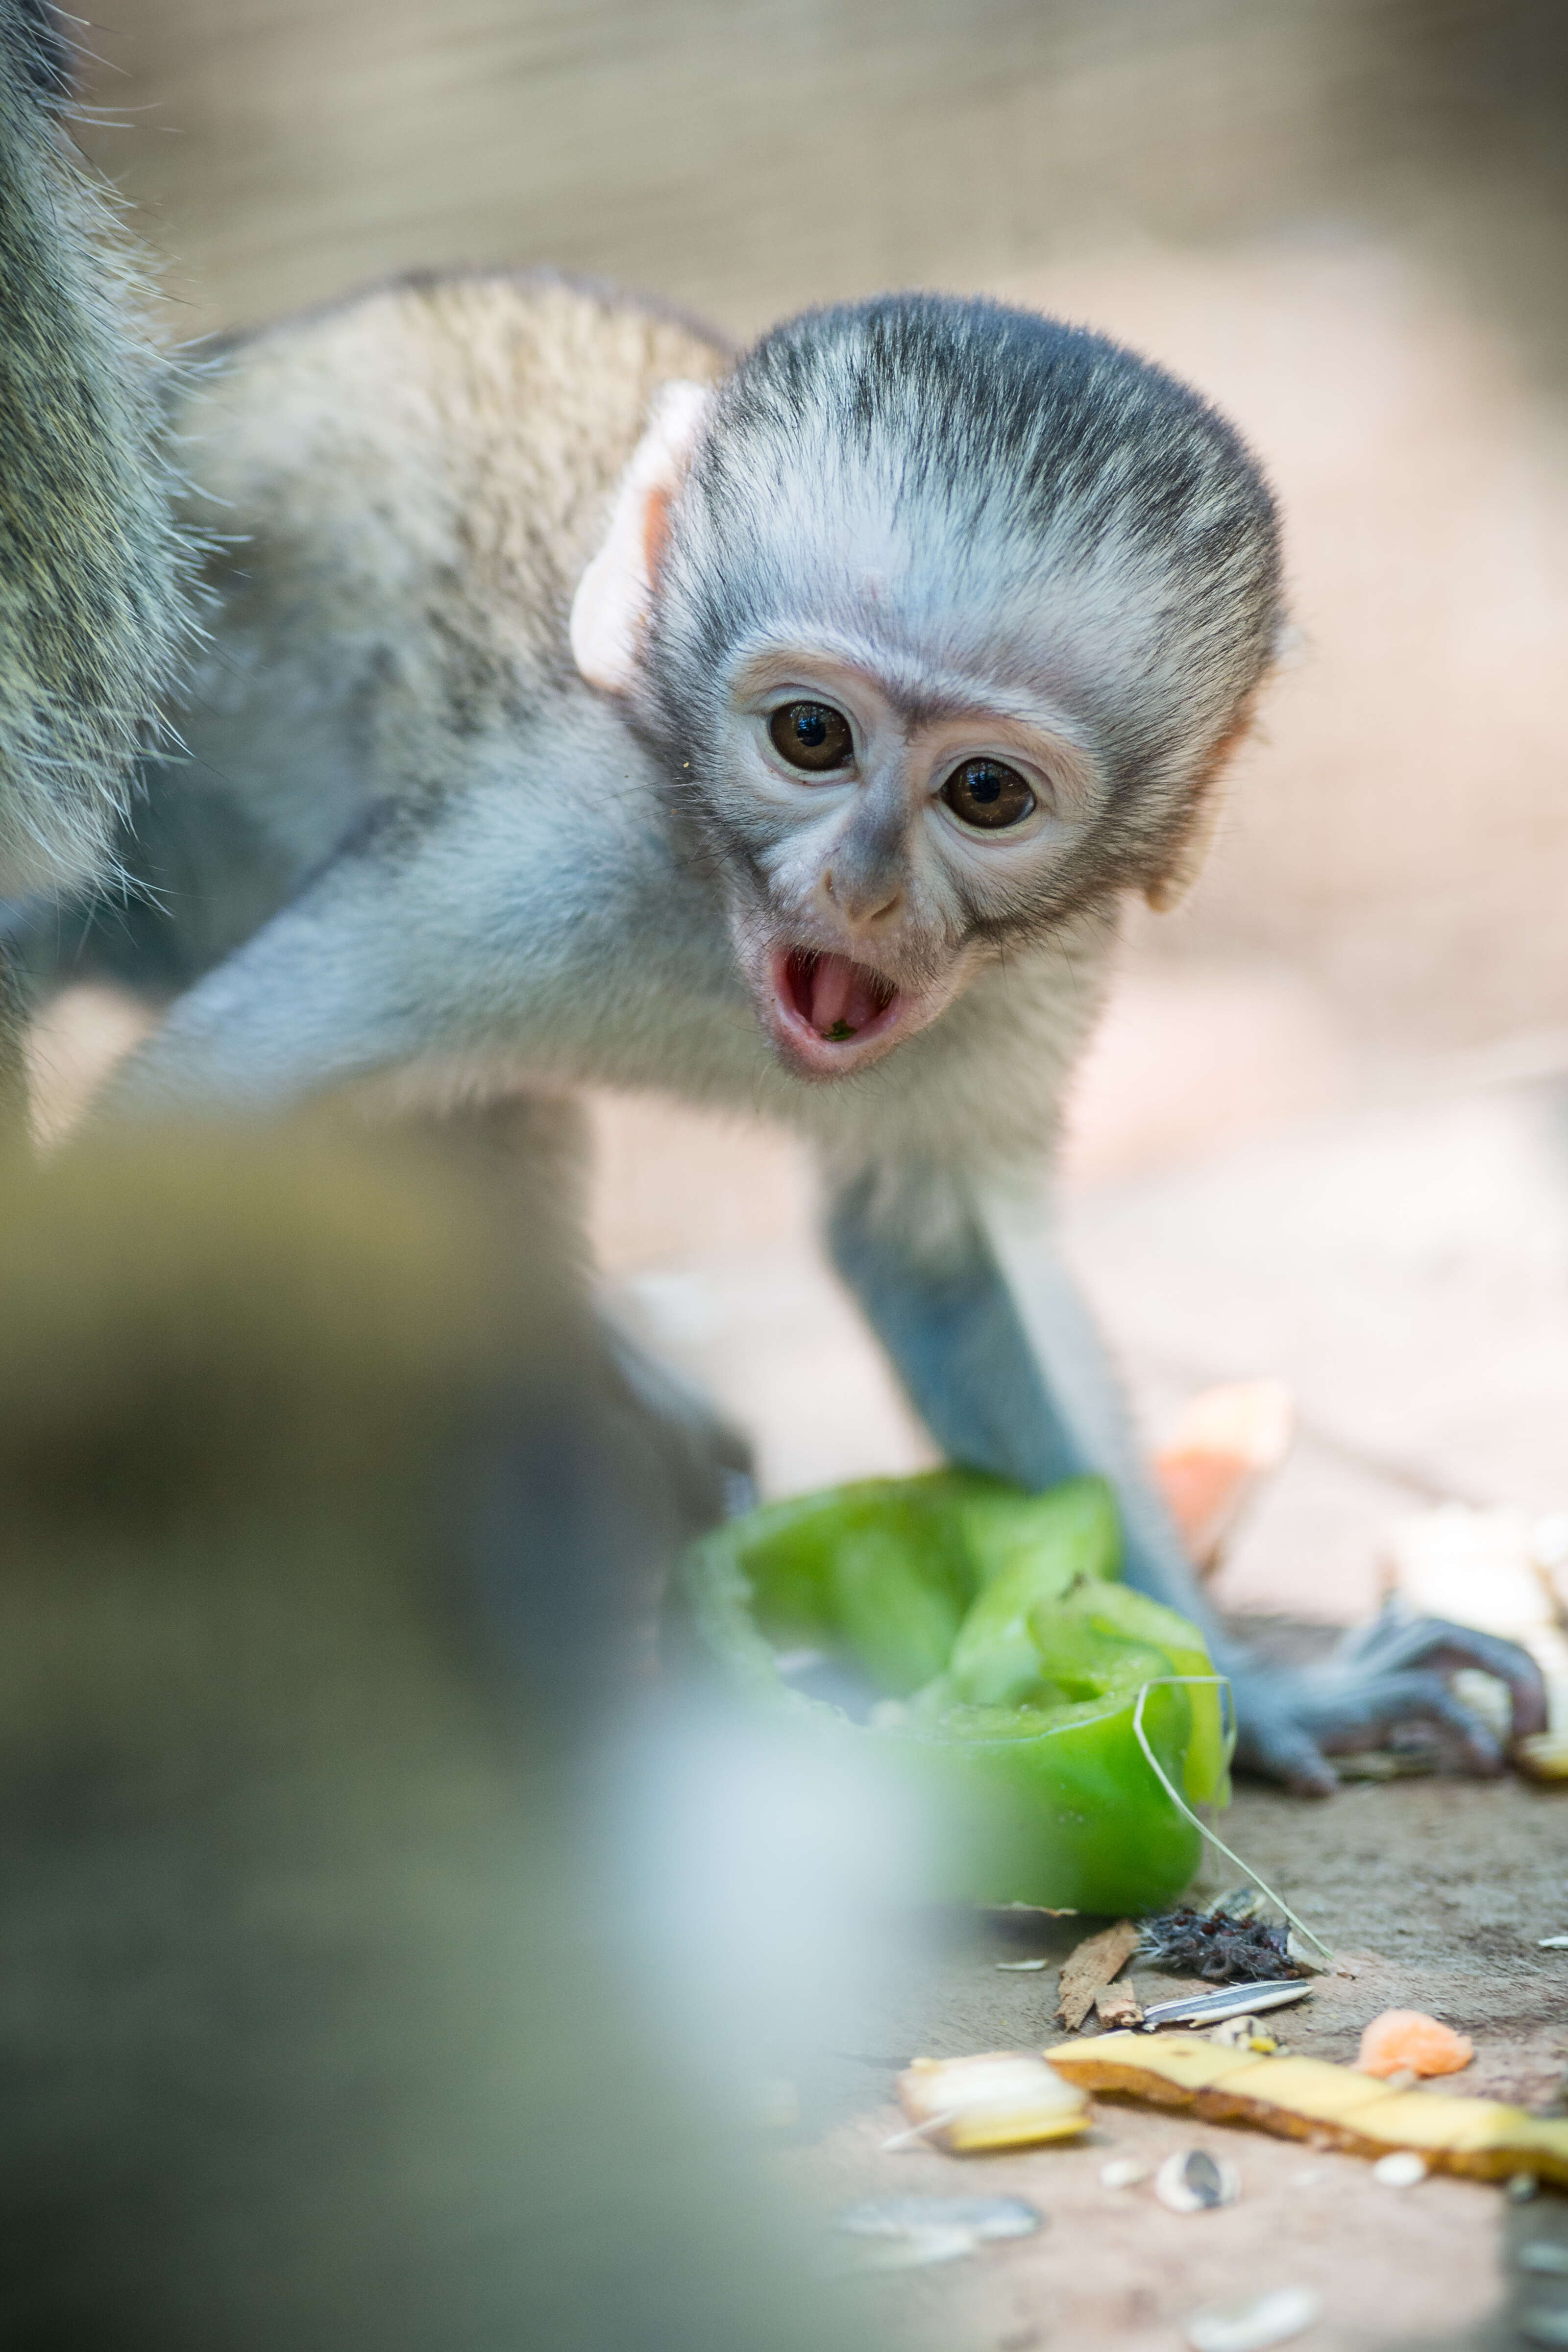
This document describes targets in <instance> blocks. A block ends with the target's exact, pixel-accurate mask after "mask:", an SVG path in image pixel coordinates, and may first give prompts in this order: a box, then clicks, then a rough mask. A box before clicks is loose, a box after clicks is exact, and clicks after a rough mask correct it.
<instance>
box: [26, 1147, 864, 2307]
mask: <svg viewBox="0 0 1568 2352" xmlns="http://www.w3.org/2000/svg"><path fill="white" fill-rule="evenodd" d="M528 1115H529V1114H528V1111H527V1109H526V1107H518V1106H506V1107H502V1108H500V1109H498V1111H497V1112H496V1113H495V1115H494V1119H493V1121H492V1125H493V1127H494V1128H495V1129H497V1130H498V1131H497V1132H495V1133H492V1135H491V1136H490V1137H489V1139H488V1140H487V1139H483V1138H481V1137H479V1136H471V1137H470V1138H469V1142H470V1146H471V1151H470V1154H469V1155H468V1157H467V1158H465V1156H464V1155H463V1154H460V1153H457V1152H455V1151H454V1150H453V1149H452V1146H451V1143H450V1140H449V1139H443V1142H442V1145H441V1147H440V1149H439V1150H438V1151H433V1150H431V1148H430V1146H429V1143H428V1140H427V1139H426V1140H425V1141H424V1142H423V1143H422V1142H421V1141H420V1139H416V1138H403V1139H399V1140H398V1141H397V1142H396V1145H395V1148H389V1145H388V1140H387V1139H386V1138H384V1137H378V1138H376V1139H374V1140H370V1139H365V1138H364V1137H363V1136H361V1137H360V1138H358V1139H357V1140H353V1139H345V1138H344V1137H343V1136H342V1134H341V1133H337V1134H334V1133H333V1131H332V1130H331V1127H330V1126H329V1125H327V1124H326V1123H324V1122H323V1123H318V1124H316V1125H315V1126H313V1127H312V1128H310V1129H306V1130H304V1131H298V1132H289V1131H276V1132H270V1133H268V1134H266V1135H260V1134H258V1133H256V1132H254V1131H247V1132H246V1133H244V1134H242V1135H238V1136H227V1135H222V1134H217V1133H214V1134H212V1135H202V1136H193V1135H192V1134H191V1133H190V1131H189V1130H188V1129H182V1130H181V1131H180V1132H178V1133H177V1134H174V1135H162V1134H158V1133H156V1132H152V1133H148V1134H145V1135H143V1134H138V1135H136V1136H133V1137H123V1136H122V1137H118V1138H115V1139H109V1140H104V1141H99V1142H93V1143H90V1144H87V1145H84V1146H82V1147H81V1148H79V1149H73V1150H68V1152H67V1153H66V1154H65V1155H63V1156H62V1157H61V1158H58V1159H57V1160H55V1161H54V1162H52V1163H51V1164H50V1166H49V1167H48V1168H47V1169H46V1170H43V1171H32V1170H28V1169H26V1168H25V1167H24V1166H23V1165H22V1164H20V1163H19V1162H18V1163H13V1165H12V1166H11V1167H10V1169H9V1170H7V1171H0V1629H3V1638H0V1873H3V1874H4V1878H5V1888H6V1912H5V1937H4V1940H3V1945H0V2067H3V2068H4V2072H5V2081H6V2085H7V2093H6V2097H5V2102H4V2105H3V2107H0V2214H3V2216H4V2219H5V2252H4V2257H3V2259H0V2335H3V2336H4V2340H5V2343H6V2344H7V2345H15V2346H16V2347H24V2352H41V2347H45V2346H49V2347H62V2346H66V2345H70V2346H73V2347H74V2346H83V2347H86V2346H102V2345H110V2344H112V2345H117V2346H140V2345H143V2344H144V2345H146V2346H148V2347H158V2352H285V2347H287V2352H329V2348H330V2347H346V2352H361V2347H363V2352H516V2347H521V2346H530V2347H531V2346H538V2347H541V2352H543V2347H550V2352H603V2347H606V2346H610V2345H616V2346H625V2347H627V2352H733V2347H735V2346H737V2345H741V2344H745V2345H747V2346H755V2347H758V2352H804V2347H807V2346H810V2347H823V2352H836V2347H840V2346H843V2347H847V2346H848V2345H849V2344H851V2343H853V2344H855V2345H856V2346H862V2345H864V2344H866V2343H867V2342H868V2333H869V2334H870V2335H871V2336H872V2339H873V2340H874V2331H868V2314H866V2313H865V2312H864V2311H860V2310H853V2311H850V2312H846V2311H845V2310H844V2309H843V2306H842V2290H841V2289H833V2288H830V2289H829V2290H828V2294H830V2295H833V2296H836V2297H837V2308H835V2307H834V2305H833V2304H832V2303H829V2302H825V2301H824V2299H823V2295H822V2291H821V2286H820V2283H818V2284H814V2282H813V2279H812V2277H811V2276H810V2274H809V2266H808V2263H806V2262H805V2261H804V2260H801V2259H798V2258H795V2257H793V2256H792V2255H791V2253H790V2252H789V2251H788V2248H787V2243H786V2242H787V2239H788V2235H789V2231H788V2226H787V2223H786V2222H784V2221H783V2220H782V2219H781V2217H780V2213H779V2205H778V2189H777V2184H776V2183H775V2184H772V2185H771V2186H770V2188H769V2189H767V2191H766V2193H765V2201H764V2189H763V2184H762V2183H761V2181H760V2180H753V2179H752V2178H751V2174H752V2164H753V2160H754V2158H755V2154H756V2151H755V2150H754V2148H752V2149H747V2148H746V2147H743V2146H742V2147H737V2146H735V2145H733V2144H732V2142H731V2135H730V2133H729V2132H728V2130H727V2128H726V2126H725V2125H724V2123H723V2120H722V2118H721V2117H720V2116H715V2115H714V2113H713V2112H711V2108H710V2105H705V2104H704V2103H703V2101H702V2100H701V2098H700V2096H699V2095H697V2094H696V2093H695V2091H694V2086H693V2083H692V2080H691V2075H692V2073H693V2071H694V2070H693V2069H692V2068H691V2066H690V2065H689V2063H685V2072H684V2075H683V2073H682V2066H683V2062H685V2061H686V2059H687V2053H683V2052H682V2051H681V2049H680V2047H679V2039H678V2037H677V2036H675V2035H674V2034H673V2033H672V2032H671V2030H670V2026H669V2020H668V2017H667V2016H666V2015H665V2014H664V2011H665V2010H667V2009H668V2001H665V2002H664V2003H663V2004H662V2005H661V2002H660V2000H659V1999H658V1996H657V1995H651V1996H650V1994H649V1991H648V1983H647V1978H648V1975H649V1973H650V1971H649V1970H648V1969H647V1956H646V1953H645V1952H644V1951H643V1950H642V1948H641V1947H639V1944H638V1938H637V1925H636V1905H635V1903H633V1902H632V1901H631V1900H630V1899H629V1898H628V1896H627V1894H626V1885H625V1881H624V1878H621V1879H617V1880H616V1882H615V1883H614V1885H613V1887H612V1885H607V1884H606V1880H607V1879H608V1878H609V1871H608V1869H607V1867H606V1857H605V1854H604V1853H602V1852H599V1851H597V1849H598V1848H599V1847H600V1846H601V1845H602V1843H603V1827H602V1822H603V1812H604V1807H603V1804H602V1801H597V1800H596V1799H595V1801H588V1792H586V1791H585V1790H584V1787H583V1786H582V1785H581V1774H580V1771H579V1768H578V1763H577V1751H579V1750H580V1749H581V1748H582V1747H583V1746H584V1743H591V1742H593V1740H594V1739H595V1738H596V1737H597V1736H598V1735H599V1734H600V1733H601V1732H602V1730H603V1726H604V1719H605V1714H606V1711H607V1710H608V1709H610V1708H611V1707H615V1708H616V1709H618V1710H619V1711H621V1712H623V1713H624V1710H625V1706H626V1680H627V1649H628V1643H629V1642H631V1641H632V1640H633V1639H635V1637H636V1633H637V1626H636V1622H635V1612H633V1610H632V1608H631V1607H630V1605H629V1601H630V1595H631V1591H632V1589H633V1588H634V1586H635V1585H636V1584H637V1582H638V1581H639V1580H645V1579H647V1580H651V1579H652V1578H653V1577H654V1576H656V1575H657V1573H658V1568H659V1564H660V1560H661V1558H662V1555H663V1553H664V1552H665V1551H666V1550H667V1549H668V1547H669V1546H671V1545H672V1544H673V1543H675V1542H677V1541H679V1539H680V1538H681V1537H682V1535H683V1533H685V1532H688V1531H689V1524H688V1498H687V1497H686V1496H685V1495H684V1494H683V1492H682V1491H681V1486H680V1481H679V1475H676V1476H672V1475H671V1461H670V1455H669V1451H668V1445H667V1444H666V1439H665V1433H664V1432H663V1430H662V1429H661V1428H659V1427H658V1426H657V1425H656V1424H654V1423H650V1422H649V1421H648V1420H647V1416H646V1415H644V1414H642V1413H641V1412H639V1410H638V1409H637V1405H636V1402H635V1400H632V1399H629V1398H628V1397H627V1395H626V1391H625V1390H624V1387H623V1385H622V1383H621V1382H620V1380H619V1377H618V1374H617V1372H616V1368H615V1366H614V1364H613V1363H612V1362H611V1361H610V1360H608V1359H607V1358H606V1356H605V1353H604V1351H603V1349H601V1348H600V1346H599V1344H598V1341H597V1338H596V1335H595V1332H594V1330H593V1328H592V1325H591V1323H590V1322H589V1320H588V1319H587V1318H585V1317H584V1313H583V1312H582V1307H581V1302H580V1299H579V1297H578V1296H577V1288H576V1284H575V1282H574V1279H573V1276H572V1272H571V1265H570V1253H569V1251H568V1250H567V1249H566V1248H565V1247H564V1246H561V1247H556V1248H550V1247H548V1246H546V1245H545V1243H546V1241H547V1239H548V1232H547V1229H548V1227H549V1224H550V1222H551V1215H552V1212H551V1207H550V1203H549V1202H548V1201H540V1202H535V1203H533V1204H532V1230H533V1232H534V1234H535V1242H536V1246H535V1247H534V1248H533V1249H532V1250H531V1252H530V1253H529V1254H528V1255H527V1256H526V1258H525V1257H523V1256H522V1255H521V1254H519V1253H517V1252H515V1251H511V1252H509V1251H508V1249H507V1240H508V1235H509V1230H510V1218H511V1216H512V1215H514V1214H515V1213H517V1210H518V1208H519V1206H520V1204H519V1203H518V1202H517V1200H516V1197H515V1188H516V1182H517V1166H516V1155H515V1153H510V1154H503V1153H502V1151H501V1150H500V1144H501V1141H502V1138H501V1135H500V1132H499V1130H500V1129H504V1128H505V1127H506V1126H507V1125H509V1124H510V1123H511V1122H514V1121H515V1120H516V1119H517V1118H520V1117H521V1118H526V1117H527V1116H528ZM503 1159H504V1160H505V1161H506V1162H507V1163H508V1164H506V1165H505V1167H504V1169H503V1168H502V1167H501V1165H500V1163H501V1161H502V1160H503ZM498 1177H499V1182H498ZM660 1752H661V1750H660V1748H659V1747H658V1744H657V1743H653V1744H651V1745H650V1743H649V1742H648V1741H647V1740H645V1741H644V1742H643V1745H642V1747H641V1748H640V1749H639V1751H638V1753H639V1756H640V1759H641V1760H642V1762H643V1763H644V1764H645V1765H646V1764H647V1761H648V1759H649V1757H650V1755H651V1756H652V1757H653V1758H654V1759H655V1761H657V1759H658V1755H659V1753H660ZM753 1827H754V1832H755V1834H758V1835H763V1836H765V1835H766V1834H767V1830H766V1825H765V1823H757V1824H754V1825H753ZM716 1860H717V1864H718V1866H719V1868H720V1869H722V1866H723V1861H724V1857H723V1855H722V1853H720V1854H719V1855H718V1856H717V1857H716ZM695 1892H696V1893H697V1895H699V1897H700V1896H701V1895H702V1893H703V1889H702V1888H701V1887H699V1888H697V1889H696V1890H695ZM755 1919H756V1914H755V1910H754V1908H749V1910H748V1915H747V1917H746V1919H745V1922H744V1927H745V1929H746V1931H747V1932H754V1928H755ZM737 1932H739V1931H738V1930H737ZM764 1965H765V1964H764ZM639 1966H640V1968H641V1976H640V1979H639V1975H638V1970H639ZM639 2004H640V2006H639ZM710 2030H711V2021H710ZM764 2217H765V2218H764Z"/></svg>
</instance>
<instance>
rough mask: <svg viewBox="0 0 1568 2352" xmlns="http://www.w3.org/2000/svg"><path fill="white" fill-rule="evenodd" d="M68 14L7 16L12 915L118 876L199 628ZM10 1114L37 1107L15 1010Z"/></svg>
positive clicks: (1, 455)
mask: <svg viewBox="0 0 1568 2352" xmlns="http://www.w3.org/2000/svg"><path fill="white" fill-rule="evenodd" d="M74 62H75V60H74V56H73V52H72V48H71V44H70V41H69V38H68V35H67V32H66V30H65V26H64V25H63V22H62V20H61V18H60V17H59V16H58V14H57V13H56V11H55V9H54V7H53V6H52V5H51V4H50V0H0V898H16V897H22V896H26V895H30V894H34V893H53V892H58V891H61V890H65V889H69V888H75V887H79V886H80V885H81V884H83V883H85V882H91V881H94V880H96V879H97V878H99V877H100V875H101V874H102V872H103V871H104V870H105V868H106V867H107V866H109V865H110V863H111V858H112V842H113V837H114V828H115V825H116V823H117V821H118V819H119V818H120V817H121V814H123V812H124V810H125V809H126V807H127V805H128V803H129V799H130V794H131V787H132V777H133V772H134V764H135V760H136V756H137V753H138V751H140V750H141V749H142V746H143V745H144V744H146V743H147V742H148V741H149V740H153V738H154V737H155V735H156V732H157V729H158V724H159V719H158V712H159V706H160V702H161V699H162V698H163V693H164V691H165V689H166V688H167V687H168V685H169V683H170V680H171V678H172V676H173V673H174V667H175V662H176V657H177V655H178V652H179V648H180V645H181V641H182V638H183V636H184V632H185V628H186V625H187V614H188V606H187V593H186V592H187V585H188V576H189V562H188V556H187V551H186V550H185V549H184V545H183V544H182V541H181V539H180V537H179V534H178V532H177V530H176V528H175V525H174V520H173V515H172V509H171V498H170V488H169V481H168V477H167V472H166V467H165V465H164V461H163V457H162V455H161V450H160V409H161V400H162V394H163V383H164V380H165V376H166V373H167V366H166V362H163V360H162V359H161V358H160V357H159V356H158V354H157V353H156V352H155V351H154V350H153V346H152V344H151V343H150V341H148V339H147V335H146V331H145V326H144V323H143V321H142V319H141V317H140V316H139V307H138V306H139V299H140V298H139V289H138V286H137V281H136V277H135V271H134V268H133V266H132V256H131V253H130V250H129V247H127V245H126V243H125V241H124V240H123V239H122V237H121V236H120V234H119V230H118V225H117V223H116V221H115V219H114V215H113V213H112V211H111V209H110V202H109V200H108V199H107V198H106V196H105V194H103V193H102V192H101V191H100V188H99V187H98V186H97V185H96V184H95V183H94V181H93V179H92V177H91V175H90V173H89V171H88V170H87V168H86V166H85V165H84V164H83V163H82V161H81V159H80V158H79V155H78V154H77V152H76V150H75V148H74V146H73V144H72V142H71V140H70V137H69V134H68V130H67V128H66V122H65V115H66V110H67V108H68V103H69V100H70V96H71V83H72V69H73V66H74ZM0 1032H3V1042H0V1094H3V1095H4V1097H5V1108H6V1109H7V1110H8V1111H10V1112H11V1114H12V1120H11V1123H12V1124H13V1125H14V1122H15V1111H16V1105H17V1104H18V1103H19V1100H20V1056H19V1048H18V1029H17V1020H16V1008H15V1005H14V1003H12V1001H11V994H10V990H9V987H8V986H7V987H5V989H4V992H3V994H0Z"/></svg>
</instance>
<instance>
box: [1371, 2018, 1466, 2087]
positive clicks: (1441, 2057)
mask: <svg viewBox="0 0 1568 2352" xmlns="http://www.w3.org/2000/svg"><path fill="white" fill-rule="evenodd" d="M1475 2054H1476V2053H1475V2045H1474V2043H1473V2042H1470V2041H1469V2040H1468V2038H1467V2037H1466V2036H1465V2035H1464V2034H1462V2033H1456V2032H1455V2031H1454V2029H1453V2027H1452V2026H1451V2025H1444V2024H1443V2023H1442V2022H1441V2021H1440V2020H1439V2019H1437V2018H1436V2017H1427V2016H1426V2015H1425V2014H1424V2012H1423V2011H1420V2010H1418V2009H1385V2010H1384V2012H1383V2015H1382V2016H1381V2017H1374V2018H1373V2021H1372V2023H1371V2024H1370V2025H1369V2026H1367V2027H1366V2028H1365V2029H1364V2031H1363V2034H1362V2037H1361V2054H1360V2056H1359V2057H1358V2058H1357V2060H1356V2067H1357V2071H1358V2072H1359V2073H1361V2074H1458V2072H1459V2069H1460V2068H1461V2066H1468V2064H1469V2063H1470V2061H1471V2059H1472V2058H1473V2057H1474V2056H1475Z"/></svg>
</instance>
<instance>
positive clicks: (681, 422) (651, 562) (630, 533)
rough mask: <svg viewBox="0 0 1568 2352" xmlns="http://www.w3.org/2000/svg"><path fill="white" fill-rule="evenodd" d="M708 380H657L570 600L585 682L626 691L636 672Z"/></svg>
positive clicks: (703, 415)
mask: <svg viewBox="0 0 1568 2352" xmlns="http://www.w3.org/2000/svg"><path fill="white" fill-rule="evenodd" d="M712 399H713V387H712V385H711V384H706V383H686V382H684V381H677V382H675V383H665V384H661V385H660V386H659V388H658V392H657V393H656V394H655V395H654V399H653V404H652V406H651V408H650V409H649V412H648V424H647V432H646V433H645V434H644V435H643V437H642V439H641V440H640V441H639V442H638V444H637V450H636V452H635V454H634V456H633V457H632V461H631V463H630V465H629V466H628V467H626V472H625V473H624V474H623V475H622V477H621V484H620V488H619V489H618V490H617V491H616V503H615V506H614V508H613V509H612V510H611V514H610V527H609V529H608V530H607V531H606V532H605V541H604V544H603V546H602V547H601V548H600V550H599V551H598V553H597V555H595V558H594V560H593V562H592V563H590V564H589V566H588V569H587V570H586V572H584V574H583V577H582V579H581V580H580V581H579V583H578V584H577V593H576V595H575V596H574V598H573V600H572V658H573V660H574V662H575V663H576V665H577V667H578V669H579V670H580V671H581V672H582V675H583V676H584V677H585V678H586V679H587V681H588V684H589V685H590V686H597V687H602V688H604V690H605V693H606V694H625V693H626V691H627V690H628V688H630V687H631V686H633V685H634V684H635V682H636V679H637V663H638V660H639V657H640V656H641V653H642V645H643V638H644V636H645V635H646V634H647V624H648V615H649V613H650V611H651V609H652V605H653V591H654V580H655V575H656V573H657V572H658V557H659V550H660V547H661V546H662V544H663V540H664V531H665V519H666V516H667V515H668V510H669V505H670V501H671V499H673V498H674V497H675V494H676V492H677V491H678V490H679V488H680V485H681V483H682V481H683V480H684V479H685V478H686V472H687V468H688V467H689V465H690V463H691V459H692V456H693V453H694V452H695V450H696V447H697V444H698V441H699V439H700V436H701V433H702V427H703V425H704V424H705V423H706V421H707V417H708V412H709V408H710V405H711V404H712Z"/></svg>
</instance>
